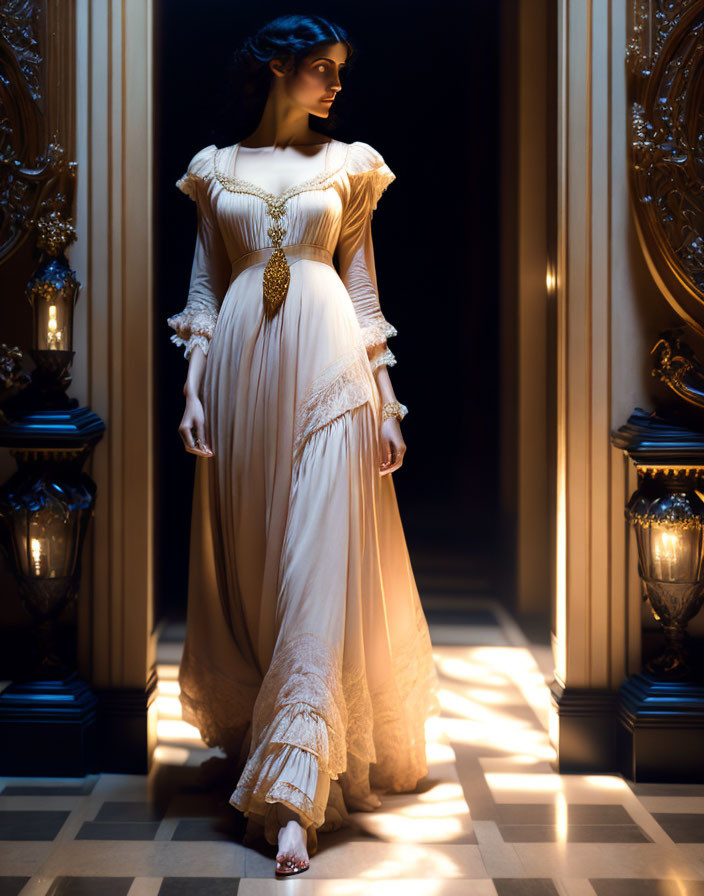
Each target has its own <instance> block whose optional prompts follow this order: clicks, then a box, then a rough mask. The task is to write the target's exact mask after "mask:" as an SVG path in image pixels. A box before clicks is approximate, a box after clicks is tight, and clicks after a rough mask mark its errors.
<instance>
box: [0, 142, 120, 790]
mask: <svg viewBox="0 0 704 896" xmlns="http://www.w3.org/2000/svg"><path fill="white" fill-rule="evenodd" d="M41 161H42V162H46V170H47V172H49V173H48V175H47V177H48V178H49V180H50V181H51V183H52V187H55V192H53V193H52V197H53V198H50V199H47V200H45V201H43V202H40V203H39V204H38V205H39V209H40V214H39V217H38V218H37V219H32V220H31V222H29V223H30V224H31V225H32V226H33V227H34V228H36V231H37V233H38V239H37V245H38V247H39V248H40V249H41V250H42V257H41V259H40V262H39V266H38V268H37V270H36V273H35V275H34V276H33V278H32V279H31V280H30V282H29V283H28V284H27V289H26V294H27V297H28V298H29V301H30V303H31V305H32V307H33V344H32V348H31V355H32V358H33V359H34V362H35V364H36V368H35V370H33V371H32V374H31V382H30V383H29V385H27V387H26V388H24V389H22V390H21V391H19V392H16V394H13V395H12V396H11V397H10V399H9V400H7V401H6V402H4V403H3V414H2V416H0V446H2V447H9V448H10V450H11V453H12V455H13V456H14V458H15V460H16V461H17V465H18V470H17V472H16V473H15V474H14V475H13V476H12V477H11V478H10V479H9V480H8V482H6V483H5V484H4V486H3V487H2V488H0V523H1V524H2V525H0V546H2V548H3V550H4V551H5V553H6V555H7V557H8V563H9V566H10V568H11V569H12V570H13V572H14V574H15V577H16V579H17V581H18V585H19V593H20V597H21V599H22V602H23V604H24V606H25V607H26V609H27V610H28V612H29V614H30V616H31V618H32V620H33V625H34V632H33V634H34V638H33V639H32V642H31V648H30V649H29V650H28V651H27V653H28V654H29V657H28V659H29V662H27V663H26V664H25V666H26V667H25V668H24V669H19V668H17V669H13V676H14V681H13V684H12V685H10V687H8V688H6V689H5V690H4V691H3V692H2V694H0V743H2V745H3V749H2V751H0V773H2V774H9V775H27V774H30V775H37V774H41V775H83V774H85V773H86V772H88V771H91V770H94V768H95V766H96V762H97V759H96V751H97V705H98V701H97V698H96V696H95V694H94V693H93V692H92V691H91V689H90V687H89V686H88V684H87V683H86V682H85V681H82V680H81V679H80V678H79V677H78V675H77V673H76V651H75V623H74V620H73V618H72V616H73V615H74V614H73V613H72V609H73V606H74V604H75V598H76V595H77V592H78V587H79V581H80V565H81V564H80V558H81V549H82V546H83V540H84V537H85V534H86V529H87V526H88V523H89V520H90V517H91V515H92V512H93V506H94V503H95V493H96V487H95V484H94V483H93V482H92V480H91V479H90V478H89V477H88V475H87V474H86V473H84V472H83V471H82V468H83V464H84V463H85V461H86V459H87V458H88V457H89V456H90V454H91V452H92V450H93V448H94V446H95V444H96V443H97V442H98V441H99V440H100V438H101V437H102V434H103V432H104V430H105V424H104V423H103V421H102V420H101V419H100V417H99V416H98V415H97V414H95V413H93V412H92V411H91V410H90V409H89V408H86V407H78V402H77V400H76V399H72V398H69V397H68V396H67V395H66V388H67V387H68V385H69V384H70V382H71V376H70V372H69V371H70V367H71V363H72V360H73V354H74V352H73V310H74V305H75V302H76V299H77V296H78V292H79V289H80V283H79V282H78V280H77V279H76V276H75V273H74V272H73V271H72V269H71V267H70V266H69V263H68V261H67V259H66V257H65V254H64V251H65V249H66V247H67V246H68V245H69V244H70V243H71V242H72V241H73V240H74V239H75V233H74V228H73V225H72V223H71V219H70V205H71V203H70V201H69V196H71V195H72V194H73V179H74V178H75V174H76V165H75V163H70V162H67V161H66V160H65V158H64V152H63V149H62V148H61V147H60V146H59V145H58V142H57V141H54V143H52V144H51V146H50V151H49V153H48V157H47V158H43V159H42V160H41ZM35 176H36V172H35ZM44 195H46V193H44ZM8 360H9V359H8ZM15 360H16V359H15Z"/></svg>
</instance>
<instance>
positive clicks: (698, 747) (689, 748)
mask: <svg viewBox="0 0 704 896" xmlns="http://www.w3.org/2000/svg"><path fill="white" fill-rule="evenodd" d="M618 747H619V764H620V770H621V772H622V773H623V775H624V776H625V777H626V778H629V779H630V780H632V781H671V782H674V781H680V782H686V783H691V782H694V781H704V764H703V763H702V757H703V756H704V685H702V684H698V683H692V682H666V681H657V680H656V679H654V678H651V677H650V676H648V675H643V674H638V675H632V676H631V677H630V678H628V679H627V680H626V681H625V682H624V683H623V685H622V686H621V690H620V693H619V720H618Z"/></svg>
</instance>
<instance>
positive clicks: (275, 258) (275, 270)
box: [264, 246, 291, 320]
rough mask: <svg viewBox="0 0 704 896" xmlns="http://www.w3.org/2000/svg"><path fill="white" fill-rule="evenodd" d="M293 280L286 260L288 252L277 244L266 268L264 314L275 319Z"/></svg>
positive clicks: (267, 317) (269, 318)
mask: <svg viewBox="0 0 704 896" xmlns="http://www.w3.org/2000/svg"><path fill="white" fill-rule="evenodd" d="M290 281H291V269H290V268H289V266H288V262H287V261H286V253H285V252H284V250H283V249H282V248H281V246H277V247H276V249H274V251H273V252H272V254H271V258H270V259H269V261H268V262H267V263H266V267H265V268H264V316H265V317H266V319H267V320H273V318H274V317H276V313H277V312H278V310H279V308H280V307H281V306H282V305H283V303H284V299H285V298H286V294H287V292H288V285H289V283H290Z"/></svg>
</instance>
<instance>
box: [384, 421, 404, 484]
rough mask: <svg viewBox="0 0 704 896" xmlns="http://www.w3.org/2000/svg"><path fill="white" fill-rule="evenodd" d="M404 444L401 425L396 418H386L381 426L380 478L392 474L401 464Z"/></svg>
mask: <svg viewBox="0 0 704 896" xmlns="http://www.w3.org/2000/svg"><path fill="white" fill-rule="evenodd" d="M405 453H406V443H405V442H404V441H403V436H402V435H401V424H400V423H399V419H398V417H387V418H386V420H384V422H383V423H382V424H381V466H380V468H379V472H380V473H381V475H382V476H386V474H387V473H393V471H394V470H398V468H399V467H400V466H401V464H402V463H403V455H404V454H405Z"/></svg>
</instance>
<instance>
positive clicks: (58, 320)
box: [26, 197, 81, 408]
mask: <svg viewBox="0 0 704 896" xmlns="http://www.w3.org/2000/svg"><path fill="white" fill-rule="evenodd" d="M43 210H44V214H43V215H42V217H41V218H40V219H39V221H38V224H37V230H38V238H37V245H38V247H39V248H40V249H42V250H43V252H44V256H43V258H42V261H41V263H40V265H39V267H38V268H37V270H36V272H35V274H34V276H33V278H32V279H31V280H30V281H29V283H28V284H27V288H26V294H27V298H28V299H29V302H30V303H31V305H32V309H33V327H32V333H33V336H32V352H31V354H32V358H33V360H34V362H35V364H36V365H37V370H36V372H35V373H34V374H33V375H32V379H33V381H35V386H36V387H37V388H38V390H39V391H40V392H41V393H42V397H43V400H42V402H41V404H42V406H43V407H44V408H49V407H64V406H66V405H67V399H66V397H65V395H64V394H63V393H65V391H66V389H67V388H68V386H69V385H70V383H71V375H70V367H71V364H72V362H73V355H74V352H73V310H74V306H75V304H76V300H77V298H78V293H79V290H80V287H81V284H80V283H79V281H78V280H77V278H76V274H75V272H74V270H73V269H72V268H71V266H70V265H69V263H68V260H67V259H66V255H65V254H64V253H65V250H66V248H67V247H68V246H69V245H70V243H71V242H72V241H73V240H75V238H76V234H75V231H74V229H73V226H72V225H71V223H70V221H68V220H66V219H65V218H64V217H63V213H62V206H61V197H58V198H57V199H55V200H54V201H52V202H49V203H44V209H43Z"/></svg>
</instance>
